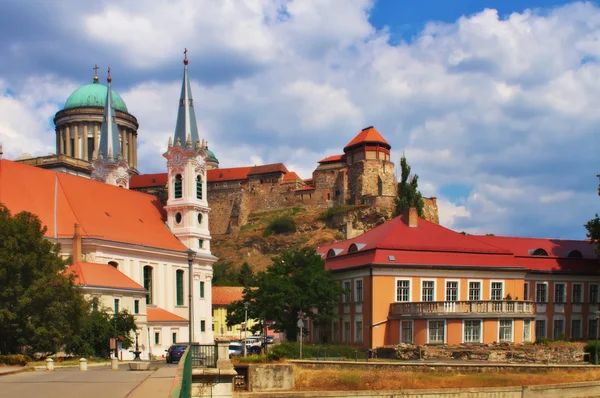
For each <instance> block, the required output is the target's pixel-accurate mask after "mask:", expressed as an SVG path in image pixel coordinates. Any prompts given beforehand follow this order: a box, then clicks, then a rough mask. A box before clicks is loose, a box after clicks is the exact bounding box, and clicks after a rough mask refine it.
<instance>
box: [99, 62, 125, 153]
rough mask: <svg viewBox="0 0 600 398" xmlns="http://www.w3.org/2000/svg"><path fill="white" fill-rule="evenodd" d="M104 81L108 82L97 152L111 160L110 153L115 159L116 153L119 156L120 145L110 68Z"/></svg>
mask: <svg viewBox="0 0 600 398" xmlns="http://www.w3.org/2000/svg"><path fill="white" fill-rule="evenodd" d="M106 81H107V82H108V90H107V92H106V103H105V105H104V117H103V119H102V130H101V133H100V145H99V148H98V152H99V153H98V154H99V155H100V154H102V156H103V157H104V158H105V159H109V160H110V161H112V160H113V159H111V157H112V156H111V155H113V156H114V157H115V160H117V159H116V158H117V156H116V155H117V154H118V156H121V155H120V154H121V147H120V144H119V129H118V128H117V122H116V120H117V119H116V117H115V109H114V107H113V103H112V90H111V88H110V83H111V82H112V77H111V76H110V68H108V77H107V78H106Z"/></svg>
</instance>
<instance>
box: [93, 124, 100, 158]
mask: <svg viewBox="0 0 600 398" xmlns="http://www.w3.org/2000/svg"><path fill="white" fill-rule="evenodd" d="M98 148H100V132H99V131H98V123H94V151H96V156H98Z"/></svg>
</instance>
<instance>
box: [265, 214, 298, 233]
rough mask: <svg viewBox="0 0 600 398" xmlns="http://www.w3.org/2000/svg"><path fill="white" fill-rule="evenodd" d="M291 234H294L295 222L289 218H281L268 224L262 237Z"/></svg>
mask: <svg viewBox="0 0 600 398" xmlns="http://www.w3.org/2000/svg"><path fill="white" fill-rule="evenodd" d="M293 232H296V220H294V219H293V218H292V217H290V216H281V217H277V218H276V219H274V220H273V221H271V222H270V223H269V225H268V226H267V228H265V231H264V232H263V237H267V236H270V235H272V234H275V235H279V234H284V233H293Z"/></svg>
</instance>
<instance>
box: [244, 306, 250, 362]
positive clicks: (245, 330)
mask: <svg viewBox="0 0 600 398" xmlns="http://www.w3.org/2000/svg"><path fill="white" fill-rule="evenodd" d="M248 306H250V303H249V302H247V301H246V302H244V356H246V355H248V349H247V348H246V344H247V343H248V342H247V341H246V333H247V331H248Z"/></svg>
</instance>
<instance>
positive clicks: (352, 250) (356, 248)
mask: <svg viewBox="0 0 600 398" xmlns="http://www.w3.org/2000/svg"><path fill="white" fill-rule="evenodd" d="M365 246H366V245H365V244H364V243H353V244H351V245H350V247H349V248H348V253H355V252H357V251H359V250H360V249H362V248H363V247H365Z"/></svg>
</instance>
